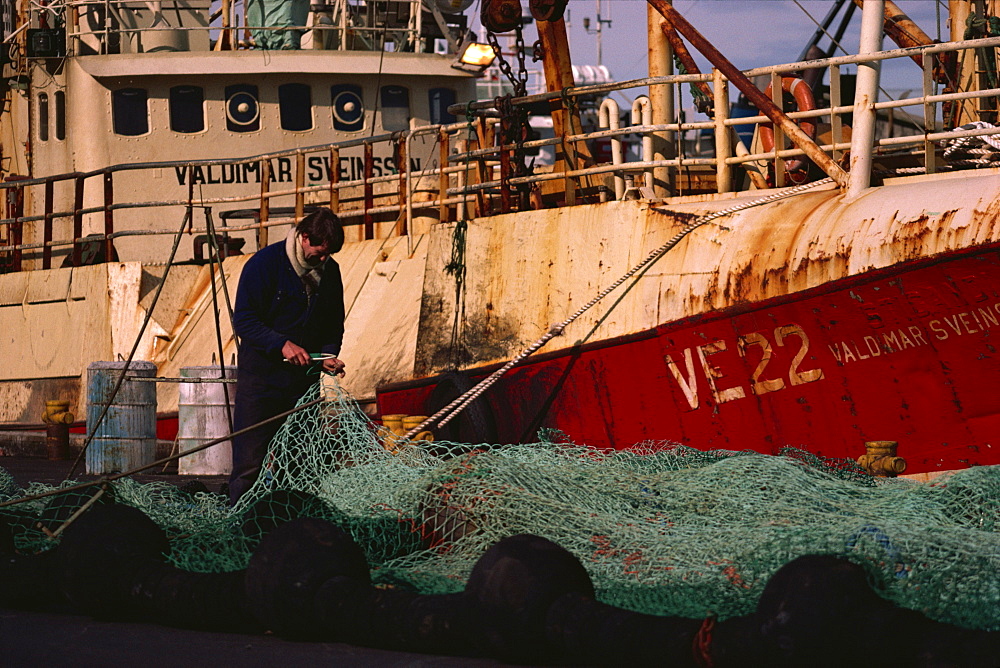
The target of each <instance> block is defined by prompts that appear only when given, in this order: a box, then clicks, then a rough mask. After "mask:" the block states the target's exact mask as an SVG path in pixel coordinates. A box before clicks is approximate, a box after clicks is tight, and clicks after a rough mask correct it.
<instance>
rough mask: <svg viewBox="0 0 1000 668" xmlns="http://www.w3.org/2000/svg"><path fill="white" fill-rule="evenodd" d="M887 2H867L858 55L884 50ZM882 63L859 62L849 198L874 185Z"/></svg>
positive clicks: (848, 185)
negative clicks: (873, 149) (874, 148)
mask: <svg viewBox="0 0 1000 668" xmlns="http://www.w3.org/2000/svg"><path fill="white" fill-rule="evenodd" d="M884 8H885V0H868V2H866V3H865V6H864V9H863V10H862V14H861V43H860V45H859V47H858V54H859V55H865V54H869V53H877V52H878V51H881V50H882V21H883V18H882V12H883V10H884ZM880 69H881V61H878V60H876V61H872V62H867V63H858V86H857V92H856V93H855V95H854V127H853V128H852V130H851V173H850V178H849V179H848V184H847V198H848V199H851V198H853V197H857V196H858V195H860V194H861V193H862V192H864V191H865V190H867V189H868V187H869V186H870V185H871V173H872V145H873V144H874V142H875V102H876V101H877V100H878V79H879V71H880Z"/></svg>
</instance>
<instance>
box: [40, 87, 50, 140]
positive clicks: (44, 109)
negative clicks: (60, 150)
mask: <svg viewBox="0 0 1000 668" xmlns="http://www.w3.org/2000/svg"><path fill="white" fill-rule="evenodd" d="M38 138H39V139H40V140H41V141H48V140H49V95H48V93H39V94H38Z"/></svg>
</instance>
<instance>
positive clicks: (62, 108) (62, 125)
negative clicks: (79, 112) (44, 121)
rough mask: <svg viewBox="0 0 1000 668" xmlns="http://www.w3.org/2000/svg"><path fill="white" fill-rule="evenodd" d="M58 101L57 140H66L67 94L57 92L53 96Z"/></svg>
mask: <svg viewBox="0 0 1000 668" xmlns="http://www.w3.org/2000/svg"><path fill="white" fill-rule="evenodd" d="M53 97H54V98H55V101H56V139H58V140H60V141H62V140H63V139H66V93H65V91H61V90H57V91H56V92H55V95H53Z"/></svg>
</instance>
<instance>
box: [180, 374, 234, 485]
mask: <svg viewBox="0 0 1000 668" xmlns="http://www.w3.org/2000/svg"><path fill="white" fill-rule="evenodd" d="M221 374H222V371H221V368H220V367H219V366H217V365H216V366H186V367H184V368H182V369H181V378H203V379H207V380H210V379H213V378H215V379H218V378H221V377H222V375H221ZM226 378H236V367H234V366H227V367H226ZM227 398H228V403H229V407H228V409H227V407H226V402H227ZM235 398H236V385H234V384H232V383H212V382H207V383H181V385H180V398H179V399H178V400H177V450H178V451H179V452H180V453H181V454H183V453H185V452H187V451H188V450H191V449H193V448H196V447H198V446H199V445H201V444H202V443H207V442H208V441H214V440H215V439H217V438H221V437H223V436H227V435H229V433H230V432H231V430H230V428H229V418H230V416H231V415H232V412H233V408H234V400H235ZM232 452H233V448H232V444H231V443H230V442H229V441H223V442H222V443H216V444H215V445H213V446H211V447H209V448H206V449H204V450H201V451H200V452H196V453H194V454H191V455H187V456H185V457H181V458H180V459H179V460H178V462H177V472H178V473H179V474H180V475H229V472H230V471H232V469H233V455H232Z"/></svg>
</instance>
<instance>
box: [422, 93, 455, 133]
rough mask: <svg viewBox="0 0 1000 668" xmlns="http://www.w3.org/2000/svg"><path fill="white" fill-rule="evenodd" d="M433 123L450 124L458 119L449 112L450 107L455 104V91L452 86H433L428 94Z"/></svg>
mask: <svg viewBox="0 0 1000 668" xmlns="http://www.w3.org/2000/svg"><path fill="white" fill-rule="evenodd" d="M427 96H428V100H427V102H428V106H429V108H430V112H431V114H430V122H431V125H448V124H449V123H454V122H456V121H457V120H458V119H456V118H455V115H454V114H449V113H448V107H449V106H451V105H453V104H455V97H456V96H455V91H454V90H452V89H451V88H431V89H430V91H429V92H428V94H427Z"/></svg>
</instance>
